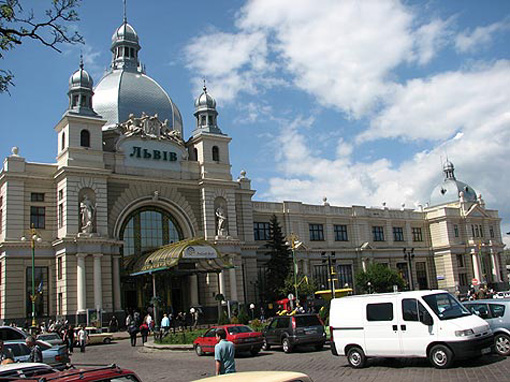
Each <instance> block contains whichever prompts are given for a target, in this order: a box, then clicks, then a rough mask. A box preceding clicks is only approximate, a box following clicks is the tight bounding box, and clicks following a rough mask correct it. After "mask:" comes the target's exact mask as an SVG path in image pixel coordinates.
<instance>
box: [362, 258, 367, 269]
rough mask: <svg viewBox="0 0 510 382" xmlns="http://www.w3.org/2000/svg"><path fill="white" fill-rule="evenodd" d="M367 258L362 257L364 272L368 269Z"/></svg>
mask: <svg viewBox="0 0 510 382" xmlns="http://www.w3.org/2000/svg"><path fill="white" fill-rule="evenodd" d="M367 260H368V259H367V258H366V257H362V258H361V268H362V269H363V272H366V271H367Z"/></svg>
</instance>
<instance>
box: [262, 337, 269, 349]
mask: <svg viewBox="0 0 510 382" xmlns="http://www.w3.org/2000/svg"><path fill="white" fill-rule="evenodd" d="M269 349H271V345H269V343H268V342H267V340H266V339H265V338H264V342H262V350H266V351H267V350H269Z"/></svg>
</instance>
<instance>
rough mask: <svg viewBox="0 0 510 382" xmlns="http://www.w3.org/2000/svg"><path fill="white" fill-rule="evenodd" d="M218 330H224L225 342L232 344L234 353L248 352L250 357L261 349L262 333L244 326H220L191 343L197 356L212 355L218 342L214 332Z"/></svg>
mask: <svg viewBox="0 0 510 382" xmlns="http://www.w3.org/2000/svg"><path fill="white" fill-rule="evenodd" d="M219 328H223V329H225V331H226V332H227V340H228V341H230V342H232V343H233V344H234V348H235V350H236V353H239V352H244V351H246V352H248V351H249V352H250V353H251V354H252V355H256V354H257V353H258V352H259V351H260V349H262V344H263V342H264V337H263V336H262V333H260V332H254V331H253V329H252V328H250V327H249V326H246V325H222V326H214V327H212V328H211V329H209V330H208V331H207V332H205V334H204V335H203V336H202V337H198V338H197V339H196V340H195V341H193V348H194V349H195V352H196V353H197V355H199V356H201V355H204V354H205V353H214V346H215V345H216V343H217V342H218V341H217V340H216V330H217V329H219Z"/></svg>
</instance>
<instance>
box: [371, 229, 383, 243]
mask: <svg viewBox="0 0 510 382" xmlns="http://www.w3.org/2000/svg"><path fill="white" fill-rule="evenodd" d="M372 235H373V237H374V241H384V227H381V226H374V227H372Z"/></svg>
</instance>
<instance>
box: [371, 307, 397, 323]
mask: <svg viewBox="0 0 510 382" xmlns="http://www.w3.org/2000/svg"><path fill="white" fill-rule="evenodd" d="M388 307H391V310H389V312H391V315H389V316H387V317H386V318H385V319H382V318H378V316H375V317H374V315H382V314H383V313H387V312H385V311H384V310H383V308H386V309H387V308H388ZM365 315H366V320H367V321H369V322H391V321H393V320H394V319H395V312H394V309H393V303H392V302H378V303H375V304H367V306H366V309H365Z"/></svg>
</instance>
